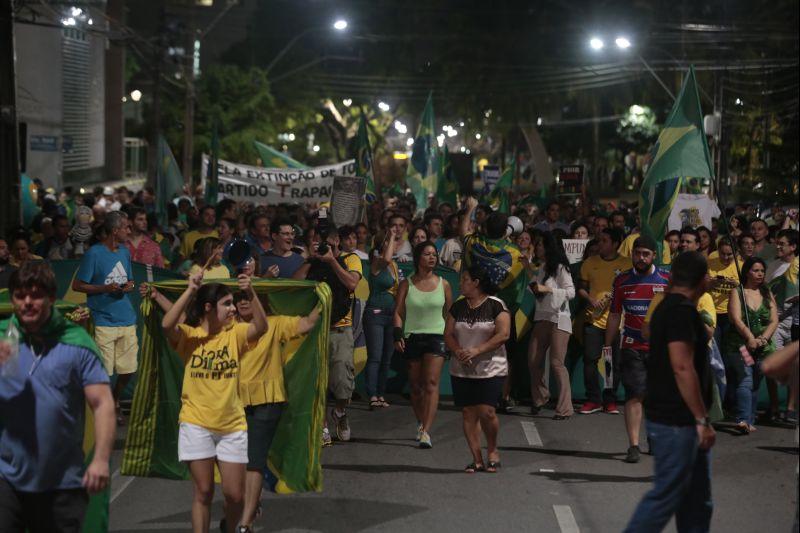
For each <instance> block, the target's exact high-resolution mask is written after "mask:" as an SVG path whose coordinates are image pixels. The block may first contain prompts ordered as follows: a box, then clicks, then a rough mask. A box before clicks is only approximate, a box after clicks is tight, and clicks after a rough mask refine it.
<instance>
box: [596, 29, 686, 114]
mask: <svg viewBox="0 0 800 533" xmlns="http://www.w3.org/2000/svg"><path fill="white" fill-rule="evenodd" d="M614 45H615V46H616V47H617V49H618V50H623V51H625V50H628V49H629V48H631V47H632V46H633V45H632V44H631V41H630V39H628V38H627V37H625V36H623V35H620V36H618V37H617V38H616V39H614ZM589 48H591V49H592V50H594V51H596V52H599V51H600V50H602V49H603V48H605V41H603V39H602V38H600V37H592V38H590V39H589ZM634 56H635V57H636V59H638V60H639V61H640V62H641V63H642V65H644V68H645V69H647V72H649V73H650V74H651V75H652V76H653V78H655V80H656V81H657V82H658V84H659V85H661V87H662V88H663V89H664V90H665V91H666V92H667V94H668V95H669V96H670V98H672V99H673V100H675V95H674V94H673V93H672V91H671V90H670V89H669V87H667V84H666V83H664V80H662V79H661V77H660V76H659V75H658V74H656V72H655V71H654V70H653V69H652V68H650V65H649V64H648V63H647V61H645V59H644V58H643V57H642V56H641V54H639V53H638V52H635V53H634Z"/></svg>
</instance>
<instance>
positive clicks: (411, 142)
mask: <svg viewBox="0 0 800 533" xmlns="http://www.w3.org/2000/svg"><path fill="white" fill-rule="evenodd" d="M406 146H414V138H413V137H409V138H408V140H406Z"/></svg>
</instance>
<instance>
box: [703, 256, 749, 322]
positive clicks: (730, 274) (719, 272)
mask: <svg viewBox="0 0 800 533" xmlns="http://www.w3.org/2000/svg"><path fill="white" fill-rule="evenodd" d="M739 264H740V265H741V263H739ZM708 275H709V276H711V277H712V278H715V277H717V276H722V277H724V278H730V279H733V280H738V279H739V274H737V273H736V262H735V261H731V264H730V265H728V266H724V265H723V264H722V262H721V261H720V260H719V258H717V259H710V260H709V261H708ZM738 286H739V283H738V281H737V282H735V283H734V282H732V281H731V282H725V283H721V284H720V285H718V286H717V287H714V288H713V289H711V291H710V292H711V297H712V298H713V299H714V306H715V307H716V311H717V314H718V315H724V314H727V313H728V299H729V298H730V296H731V289H733V288H736V287H738Z"/></svg>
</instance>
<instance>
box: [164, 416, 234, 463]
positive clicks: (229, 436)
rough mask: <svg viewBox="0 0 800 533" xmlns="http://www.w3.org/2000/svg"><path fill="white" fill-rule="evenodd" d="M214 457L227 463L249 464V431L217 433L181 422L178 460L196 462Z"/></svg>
mask: <svg viewBox="0 0 800 533" xmlns="http://www.w3.org/2000/svg"><path fill="white" fill-rule="evenodd" d="M213 457H216V458H217V459H218V460H220V461H224V462H226V463H247V431H234V432H233V433H216V432H214V431H209V430H207V429H206V428H204V427H200V426H196V425H194V424H189V423H188V422H181V425H180V429H179V430H178V460H180V461H196V460H198V459H211V458H213Z"/></svg>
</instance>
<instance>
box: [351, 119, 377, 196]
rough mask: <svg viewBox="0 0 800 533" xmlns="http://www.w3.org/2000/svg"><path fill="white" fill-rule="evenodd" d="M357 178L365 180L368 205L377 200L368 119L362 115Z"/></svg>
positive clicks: (357, 134) (358, 143)
mask: <svg viewBox="0 0 800 533" xmlns="http://www.w3.org/2000/svg"><path fill="white" fill-rule="evenodd" d="M355 160H356V176H358V177H360V178H364V181H365V183H366V188H365V190H364V199H365V200H366V201H367V203H368V204H371V203H374V202H375V200H377V198H378V197H377V193H376V190H375V173H374V170H373V166H372V147H371V146H370V144H369V133H368V132H367V117H366V116H364V113H363V112H362V113H361V118H360V119H359V122H358V133H356V157H355Z"/></svg>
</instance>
